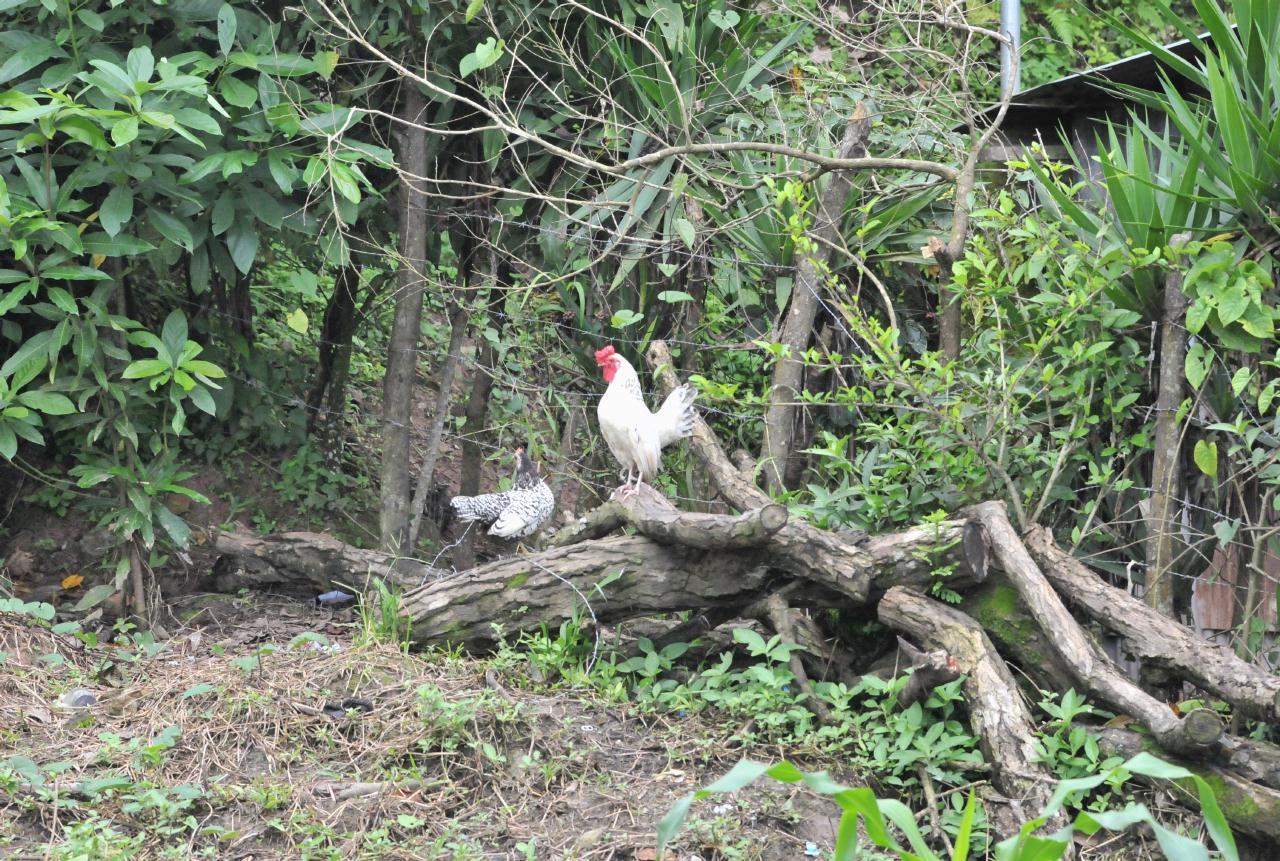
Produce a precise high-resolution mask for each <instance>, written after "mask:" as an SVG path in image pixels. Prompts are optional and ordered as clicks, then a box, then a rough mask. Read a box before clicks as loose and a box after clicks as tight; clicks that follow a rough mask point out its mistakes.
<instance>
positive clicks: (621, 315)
mask: <svg viewBox="0 0 1280 861" xmlns="http://www.w3.org/2000/svg"><path fill="white" fill-rule="evenodd" d="M643 319H644V315H643V314H637V313H636V312H635V311H631V310H629V309H627V308H623V309H622V310H621V311H619V312H618V313H616V314H614V315H613V316H612V317H610V318H609V325H610V326H613V327H614V328H615V329H625V328H626V327H628V326H632V325H634V324H636V323H639V322H640V321H641V320H643Z"/></svg>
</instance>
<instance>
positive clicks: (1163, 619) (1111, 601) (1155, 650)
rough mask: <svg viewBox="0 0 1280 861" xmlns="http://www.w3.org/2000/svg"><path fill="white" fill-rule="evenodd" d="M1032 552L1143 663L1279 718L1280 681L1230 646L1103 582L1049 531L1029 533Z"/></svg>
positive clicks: (1251, 711)
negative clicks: (1204, 636) (1123, 639)
mask: <svg viewBox="0 0 1280 861" xmlns="http://www.w3.org/2000/svg"><path fill="white" fill-rule="evenodd" d="M1026 545H1027V549H1028V550H1030V551H1031V555H1032V556H1034V557H1035V558H1036V559H1037V560H1038V561H1039V562H1040V564H1041V566H1043V570H1044V574H1045V576H1046V577H1048V578H1049V580H1050V582H1052V583H1053V584H1054V586H1056V587H1057V589H1058V591H1059V592H1061V593H1062V594H1063V595H1064V596H1066V598H1067V600H1068V601H1070V602H1071V603H1072V604H1074V605H1076V606H1077V607H1079V608H1080V609H1082V610H1084V612H1086V613H1088V614H1089V615H1090V616H1092V617H1093V618H1094V619H1097V620H1098V621H1099V622H1101V623H1102V624H1104V625H1106V626H1107V627H1108V628H1110V629H1111V630H1112V631H1114V632H1115V633H1117V634H1119V635H1120V636H1122V637H1124V638H1125V639H1126V640H1127V641H1128V643H1127V646H1128V648H1129V649H1131V650H1132V651H1133V653H1134V654H1135V655H1136V656H1137V657H1139V658H1141V659H1142V661H1143V662H1144V663H1148V662H1149V663H1152V664H1155V665H1157V666H1159V667H1162V668H1165V669H1168V670H1172V671H1174V672H1175V673H1176V674H1177V675H1179V676H1181V677H1182V678H1185V679H1186V680H1187V681H1189V682H1191V683H1192V684H1194V685H1196V686H1197V687H1200V688H1203V689H1204V690H1206V691H1208V692H1209V693H1211V694H1213V695H1214V696H1218V697H1221V698H1222V699H1224V700H1226V701H1227V702H1229V703H1231V705H1233V706H1235V707H1236V708H1237V709H1239V710H1240V711H1241V712H1242V713H1244V714H1246V715H1248V716H1249V717H1254V718H1258V719H1259V720H1264V721H1274V720H1276V719H1277V718H1280V677H1277V676H1274V675H1271V674H1270V673H1267V672H1264V671H1263V670H1262V669H1260V668H1259V667H1255V666H1253V665H1252V664H1249V663H1247V662H1245V661H1243V660H1241V659H1240V658H1239V657H1237V656H1236V654H1235V653H1234V652H1232V651H1231V650H1230V649H1228V648H1227V647H1226V646H1223V645H1219V644H1218V643H1211V642H1209V641H1207V640H1202V639H1200V638H1199V637H1197V636H1196V635H1195V633H1194V632H1192V631H1191V630H1190V629H1188V628H1187V627H1186V626H1185V625H1182V624H1179V623H1178V622H1177V621H1175V620H1174V619H1171V618H1169V617H1168V616H1164V615H1161V614H1160V613H1159V612H1157V611H1155V610H1153V609H1152V608H1151V607H1148V606H1147V605H1146V603H1145V602H1143V601H1140V600H1138V599H1137V598H1135V597H1133V596H1132V595H1130V594H1129V593H1128V592H1125V591H1124V590H1122V589H1117V588H1115V587H1114V586H1109V585H1107V584H1106V583H1105V582H1103V580H1102V579H1101V578H1100V577H1098V576H1097V575H1096V574H1094V573H1093V572H1092V571H1090V570H1089V569H1088V568H1086V567H1085V566H1084V564H1083V563H1081V562H1080V561H1079V560H1077V559H1075V558H1073V557H1072V556H1071V555H1070V554H1068V553H1067V552H1066V551H1064V550H1062V549H1061V548H1059V547H1058V546H1057V545H1056V544H1054V543H1053V538H1052V537H1050V535H1049V532H1048V530H1046V529H1044V528H1042V527H1038V526H1036V527H1032V528H1031V529H1029V530H1028V531H1027V537H1026Z"/></svg>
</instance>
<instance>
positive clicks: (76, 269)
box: [40, 265, 111, 281]
mask: <svg viewBox="0 0 1280 861" xmlns="http://www.w3.org/2000/svg"><path fill="white" fill-rule="evenodd" d="M40 277H42V278H48V279H51V280H58V281H110V280H111V276H110V275H108V274H107V273H105V272H103V271H102V270H101V269H94V268H93V267H92V266H72V265H63V266H49V267H46V268H44V269H41V270H40Z"/></svg>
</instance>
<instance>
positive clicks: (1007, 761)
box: [878, 587, 1067, 839]
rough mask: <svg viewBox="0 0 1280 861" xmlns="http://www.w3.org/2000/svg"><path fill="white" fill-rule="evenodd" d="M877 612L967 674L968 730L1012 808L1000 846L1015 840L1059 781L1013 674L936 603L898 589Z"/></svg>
mask: <svg viewBox="0 0 1280 861" xmlns="http://www.w3.org/2000/svg"><path fill="white" fill-rule="evenodd" d="M878 612H879V617H880V621H881V622H883V623H884V624H886V625H888V626H889V627H891V628H895V629H897V630H899V631H903V632H905V633H906V634H908V635H909V636H911V637H913V638H914V639H916V640H917V641H919V642H921V643H923V644H924V646H925V647H926V648H930V649H945V650H946V651H947V653H948V654H949V655H951V656H952V657H954V658H955V660H956V662H957V663H958V664H959V669H960V670H962V671H963V672H964V673H965V674H966V675H967V678H966V679H965V683H964V689H965V698H966V700H967V701H968V703H969V722H970V725H971V726H972V727H973V732H974V735H976V736H977V737H978V739H979V742H980V744H981V747H982V753H983V755H984V756H985V758H986V760H987V762H989V763H991V767H992V772H991V779H992V782H993V783H994V784H995V787H996V789H997V790H999V791H1000V793H1001V794H1002V795H1003V796H1005V797H1006V798H1008V799H1010V801H1011V806H1012V807H1013V809H1012V810H1011V811H1008V814H1009V815H1000V816H997V817H995V821H994V822H993V824H994V825H995V826H996V834H997V837H998V839H1004V838H1006V837H1011V836H1013V835H1014V834H1017V833H1018V829H1019V828H1020V827H1021V826H1022V823H1024V822H1028V821H1030V820H1031V819H1034V818H1035V817H1036V816H1038V815H1039V814H1040V811H1041V810H1043V809H1044V808H1045V807H1046V806H1047V805H1048V803H1049V799H1050V797H1051V796H1052V795H1053V787H1054V779H1053V775H1052V773H1051V772H1050V771H1049V770H1048V769H1047V768H1046V767H1045V766H1044V765H1042V764H1041V762H1040V754H1039V751H1038V750H1037V749H1036V744H1035V738H1036V725H1035V722H1034V721H1033V720H1032V717H1031V713H1030V712H1029V711H1027V708H1026V706H1025V705H1024V704H1023V701H1022V695H1021V693H1020V692H1019V691H1018V685H1017V683H1016V682H1015V681H1014V679H1013V676H1012V675H1011V674H1010V672H1009V668H1008V667H1007V666H1005V663H1004V661H1002V660H1001V659H1000V656H999V655H998V654H997V653H996V650H995V647H994V646H993V645H992V644H991V641H990V640H989V639H988V638H987V635H986V634H985V633H984V632H983V628H982V626H981V625H979V624H978V623H977V622H976V621H974V620H973V619H972V618H970V617H969V616H966V615H965V614H964V613H961V612H960V611H959V610H956V609H954V608H952V607H948V606H947V605H945V604H942V603H940V602H938V601H932V600H930V599H929V598H926V597H925V596H923V595H920V594H918V593H915V592H911V591H908V590H906V589H902V588H900V587H899V588H894V589H890V590H889V591H888V592H887V593H885V596H884V597H883V598H882V599H880V604H879V608H878ZM1066 824H1067V820H1066V818H1065V816H1063V815H1062V814H1061V813H1059V814H1057V815H1056V816H1055V817H1053V818H1052V819H1050V821H1049V822H1048V823H1046V825H1047V828H1048V831H1056V830H1057V829H1058V828H1060V827H1062V826H1064V825H1066Z"/></svg>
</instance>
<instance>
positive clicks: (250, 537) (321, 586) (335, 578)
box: [213, 531, 447, 592]
mask: <svg viewBox="0 0 1280 861" xmlns="http://www.w3.org/2000/svg"><path fill="white" fill-rule="evenodd" d="M213 547H214V549H215V550H216V551H218V552H219V553H221V554H223V555H224V556H228V557H233V558H234V557H245V558H251V559H257V560H261V561H262V562H266V563H267V564H269V565H270V566H271V567H272V569H274V570H273V571H272V572H271V574H270V575H269V576H264V574H263V573H262V572H261V571H259V573H257V574H256V575H252V576H251V577H250V582H251V583H254V584H257V585H259V586H261V585H265V584H271V585H284V586H290V585H292V586H298V585H306V586H309V587H311V588H314V589H316V590H318V591H321V592H324V591H327V590H329V589H332V588H333V587H335V586H347V587H349V588H353V589H356V590H363V589H365V588H366V587H367V586H368V583H369V581H370V580H371V579H372V578H374V577H378V578H381V579H382V580H385V581H386V582H388V583H394V584H396V585H398V586H401V587H406V588H407V587H410V586H417V585H418V584H419V583H421V582H422V581H423V580H425V579H428V578H435V577H440V576H443V575H444V574H445V573H447V572H444V571H439V570H437V569H434V568H432V567H431V566H429V565H427V564H425V563H422V562H419V561H417V560H416V559H405V558H401V557H396V556H391V555H388V554H386V553H382V552H380V551H377V550H362V549H361V548H359V547H352V546H351V545H350V544H345V543H343V542H341V541H339V540H338V539H336V538H334V537H333V536H332V535H326V534H324V533H322V532H286V533H284V534H282V535H258V534H257V533H256V532H241V531H236V532H219V533H217V534H216V535H215V536H214V538H213ZM241 585H244V584H241ZM222 588H224V589H225V588H226V587H222ZM230 591H234V589H232V590H230Z"/></svg>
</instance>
